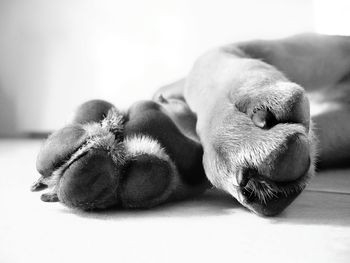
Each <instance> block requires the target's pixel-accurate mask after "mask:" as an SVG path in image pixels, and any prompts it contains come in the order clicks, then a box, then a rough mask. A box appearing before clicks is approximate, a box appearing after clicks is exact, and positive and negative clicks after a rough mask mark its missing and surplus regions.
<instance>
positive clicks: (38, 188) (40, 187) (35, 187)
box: [30, 177, 48, 192]
mask: <svg viewBox="0 0 350 263" xmlns="http://www.w3.org/2000/svg"><path fill="white" fill-rule="evenodd" d="M47 187H48V186H47V185H46V184H44V183H43V182H42V177H40V178H39V179H38V180H37V181H36V182H34V184H33V185H32V186H31V187H30V190H31V191H32V192H38V191H41V190H44V189H46V188H47Z"/></svg>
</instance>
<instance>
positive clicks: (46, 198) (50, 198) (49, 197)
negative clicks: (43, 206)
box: [40, 193, 59, 202]
mask: <svg viewBox="0 0 350 263" xmlns="http://www.w3.org/2000/svg"><path fill="white" fill-rule="evenodd" d="M40 199H41V201H43V202H58V201H59V200H58V196H57V194H56V193H46V194H42V195H41V197H40Z"/></svg>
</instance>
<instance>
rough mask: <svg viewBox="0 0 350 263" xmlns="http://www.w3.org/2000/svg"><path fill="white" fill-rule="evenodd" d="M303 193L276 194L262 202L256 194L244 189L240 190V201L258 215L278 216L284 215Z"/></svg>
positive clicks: (299, 191)
mask: <svg viewBox="0 0 350 263" xmlns="http://www.w3.org/2000/svg"><path fill="white" fill-rule="evenodd" d="M301 192H302V190H298V191H294V192H292V193H290V194H288V195H285V194H283V193H276V194H274V196H272V197H269V198H267V199H266V200H262V199H260V198H259V197H258V196H257V195H255V194H254V193H253V194H252V193H251V192H248V191H246V190H245V189H244V188H243V189H239V195H240V198H239V201H240V203H241V204H242V205H243V206H245V207H246V208H248V209H249V210H250V211H252V212H254V213H255V214H257V215H260V216H276V215H278V214H280V213H282V212H283V211H284V210H285V209H286V208H287V207H288V206H289V205H290V204H291V203H292V202H293V201H294V199H295V198H296V197H297V196H298V195H299V194H300V193H301Z"/></svg>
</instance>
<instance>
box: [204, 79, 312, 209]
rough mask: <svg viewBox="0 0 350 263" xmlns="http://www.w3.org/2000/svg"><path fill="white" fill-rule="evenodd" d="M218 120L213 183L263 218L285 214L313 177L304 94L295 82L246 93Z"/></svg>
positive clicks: (211, 153) (208, 160) (211, 152)
mask: <svg viewBox="0 0 350 263" xmlns="http://www.w3.org/2000/svg"><path fill="white" fill-rule="evenodd" d="M231 95H232V96H231V106H230V107H225V109H224V112H222V113H221V116H217V119H216V120H215V123H216V125H215V126H216V128H214V129H213V131H211V135H210V138H212V141H211V142H210V147H206V148H205V154H204V166H205V169H206V171H207V176H208V177H209V179H210V181H211V182H212V183H213V184H214V185H215V186H217V187H219V188H221V189H224V190H226V191H228V192H229V193H231V194H232V195H233V196H234V197H235V198H237V199H238V201H240V202H241V203H242V204H243V205H244V206H246V207H247V208H249V209H250V210H252V211H254V212H256V213H257V214H261V215H276V214H278V213H280V212H281V211H283V210H284V209H285V208H286V207H287V206H288V205H289V204H290V203H291V202H292V201H293V200H294V199H295V198H296V197H297V196H298V195H299V193H300V192H301V191H302V190H303V189H304V188H305V186H306V184H307V182H308V181H309V178H310V177H311V176H312V174H313V170H314V168H313V158H314V141H313V137H312V132H311V130H310V114H309V103H308V99H307V97H306V95H305V92H304V90H303V89H302V88H301V87H299V86H298V85H296V84H294V83H290V82H280V83H276V84H274V85H266V88H265V87H259V88H256V87H252V88H242V89H240V90H238V91H237V90H236V91H235V93H234V94H231Z"/></svg>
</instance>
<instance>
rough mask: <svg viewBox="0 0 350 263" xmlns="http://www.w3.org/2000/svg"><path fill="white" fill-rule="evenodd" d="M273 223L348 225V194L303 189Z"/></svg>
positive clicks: (349, 211) (349, 220)
mask: <svg viewBox="0 0 350 263" xmlns="http://www.w3.org/2000/svg"><path fill="white" fill-rule="evenodd" d="M271 222H273V223H279V224H280V223H289V224H302V225H305V224H308V225H333V226H350V195H348V194H338V193H329V192H328V193H327V192H321V191H311V190H309V191H304V192H303V193H302V194H301V196H300V197H299V198H298V199H297V200H296V201H295V202H294V203H293V204H292V205H291V206H290V207H289V208H288V209H287V210H286V211H285V212H284V213H282V214H281V215H280V216H278V217H276V218H273V219H272V220H271Z"/></svg>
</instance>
